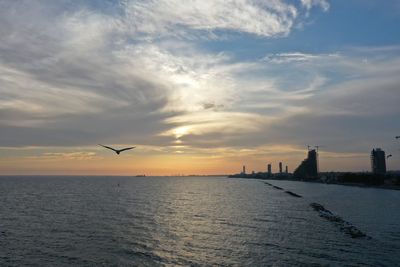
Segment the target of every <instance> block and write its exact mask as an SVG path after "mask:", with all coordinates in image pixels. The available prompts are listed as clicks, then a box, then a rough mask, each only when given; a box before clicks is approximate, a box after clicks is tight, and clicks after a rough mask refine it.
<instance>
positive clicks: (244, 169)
mask: <svg viewBox="0 0 400 267" xmlns="http://www.w3.org/2000/svg"><path fill="white" fill-rule="evenodd" d="M242 174H246V165H243V171H242Z"/></svg>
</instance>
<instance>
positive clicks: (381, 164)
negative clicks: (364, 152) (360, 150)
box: [371, 148, 386, 174]
mask: <svg viewBox="0 0 400 267" xmlns="http://www.w3.org/2000/svg"><path fill="white" fill-rule="evenodd" d="M371 170H372V172H373V173H375V174H385V173H386V156H385V151H383V150H382V149H380V148H375V149H372V151H371Z"/></svg>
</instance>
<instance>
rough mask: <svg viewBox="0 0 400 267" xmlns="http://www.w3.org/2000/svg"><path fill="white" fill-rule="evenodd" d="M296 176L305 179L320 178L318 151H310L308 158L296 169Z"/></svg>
mask: <svg viewBox="0 0 400 267" xmlns="http://www.w3.org/2000/svg"><path fill="white" fill-rule="evenodd" d="M293 174H294V176H295V177H296V178H299V179H303V180H313V179H316V178H318V152H317V151H316V150H315V149H311V150H309V151H308V155H307V158H306V159H305V160H303V162H302V163H301V164H300V165H299V166H298V167H297V169H296V170H295V171H294V173H293Z"/></svg>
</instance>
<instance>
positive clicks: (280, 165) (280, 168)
mask: <svg viewBox="0 0 400 267" xmlns="http://www.w3.org/2000/svg"><path fill="white" fill-rule="evenodd" d="M279 173H282V162H279Z"/></svg>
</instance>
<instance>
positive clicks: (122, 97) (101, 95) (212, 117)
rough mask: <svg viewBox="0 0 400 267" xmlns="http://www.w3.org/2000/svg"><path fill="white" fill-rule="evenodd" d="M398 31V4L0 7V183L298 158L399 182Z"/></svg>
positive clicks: (278, 0)
mask: <svg viewBox="0 0 400 267" xmlns="http://www.w3.org/2000/svg"><path fill="white" fill-rule="evenodd" d="M399 25H400V1H399V0H385V1H381V0H335V1H333V0H332V1H331V0H269V1H262V0H213V1H211V0H209V1H207V0H185V1H183V0H120V1H117V0H113V1H111V0H86V1H72V0H58V1H53V0H40V1H30V0H29V1H28V0H0V174H3V175H8V174H15V175H18V174H60V175H63V174H70V175H78V174H85V175H137V174H146V175H188V174H229V173H237V172H239V171H240V170H241V168H242V165H246V166H247V170H249V171H251V170H254V171H265V170H266V166H267V164H268V163H272V165H273V171H277V167H278V162H281V161H282V162H283V164H284V165H288V167H289V171H293V170H294V169H295V168H296V167H297V166H298V165H299V163H300V162H301V161H302V160H303V159H304V158H305V157H306V152H307V145H310V146H316V145H318V146H320V148H319V149H320V154H319V156H320V169H321V170H322V171H364V170H369V169H370V160H369V155H370V152H371V150H372V149H373V148H375V147H380V148H382V149H383V150H385V151H386V154H392V155H393V156H392V157H391V158H390V159H389V160H388V163H387V164H388V168H389V169H392V170H393V169H400V140H396V139H395V138H394V137H395V136H396V135H400V121H399V115H400V105H399V103H400V27H399ZM98 144H105V145H109V146H115V147H120V148H122V147H124V146H131V145H135V146H136V148H135V149H134V150H130V151H126V152H123V153H122V154H121V155H119V156H117V155H116V154H115V153H113V152H112V151H110V150H106V149H104V148H102V147H100V146H98Z"/></svg>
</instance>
